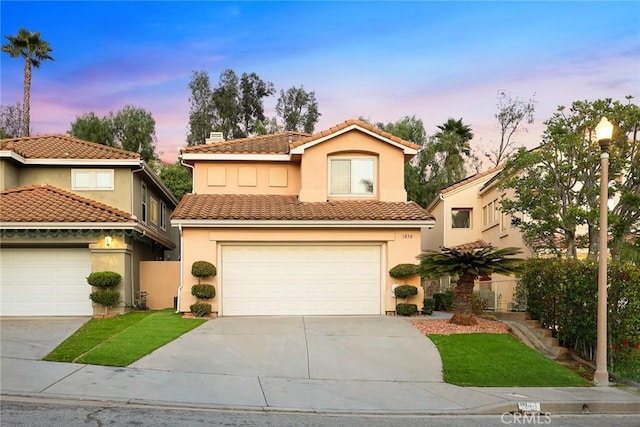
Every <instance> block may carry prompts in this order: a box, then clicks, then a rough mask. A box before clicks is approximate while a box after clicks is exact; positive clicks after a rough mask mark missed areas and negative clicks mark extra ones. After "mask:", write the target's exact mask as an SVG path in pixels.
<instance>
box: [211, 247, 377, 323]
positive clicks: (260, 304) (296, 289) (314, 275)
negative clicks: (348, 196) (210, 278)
mask: <svg viewBox="0 0 640 427" xmlns="http://www.w3.org/2000/svg"><path fill="white" fill-rule="evenodd" d="M380 276H381V273H380V246H375V245H366V246H349V245H318V246H316V245H314V246H284V245H264V246H234V245H225V246H223V247H222V270H221V279H222V286H221V289H220V291H221V294H222V295H221V296H222V307H221V314H222V315H224V316H237V315H325V314H333V315H339V314H380V313H381V308H380V294H381V285H380V283H381V282H380Z"/></svg>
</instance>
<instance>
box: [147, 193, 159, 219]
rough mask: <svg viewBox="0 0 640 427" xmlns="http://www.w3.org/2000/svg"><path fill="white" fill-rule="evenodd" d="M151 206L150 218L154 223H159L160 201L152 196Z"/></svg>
mask: <svg viewBox="0 0 640 427" xmlns="http://www.w3.org/2000/svg"><path fill="white" fill-rule="evenodd" d="M149 208H150V215H149V217H150V219H151V222H152V223H153V224H157V223H158V201H157V200H156V199H155V198H153V197H151V198H150V199H149Z"/></svg>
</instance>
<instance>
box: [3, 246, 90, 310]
mask: <svg viewBox="0 0 640 427" xmlns="http://www.w3.org/2000/svg"><path fill="white" fill-rule="evenodd" d="M90 273H91V258H90V253H89V250H88V249H75V248H74V249H70V248H64V249H63V248H57V249H40V248H37V249H36V248H33V249H14V248H3V249H0V289H1V292H0V295H1V296H2V301H1V302H0V315H2V316H87V315H91V314H93V308H92V306H91V300H90V299H89V294H90V293H91V286H89V284H88V283H87V276H88V275H89V274H90Z"/></svg>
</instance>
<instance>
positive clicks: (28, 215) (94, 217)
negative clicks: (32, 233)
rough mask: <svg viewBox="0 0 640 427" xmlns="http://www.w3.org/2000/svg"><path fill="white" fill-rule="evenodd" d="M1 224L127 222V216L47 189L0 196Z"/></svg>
mask: <svg viewBox="0 0 640 427" xmlns="http://www.w3.org/2000/svg"><path fill="white" fill-rule="evenodd" d="M0 221H1V222H54V223H61V222H78V223H82V222H86V223H90V222H131V223H136V222H137V221H136V220H134V219H131V214H130V213H127V212H124V211H121V210H119V209H116V208H114V207H111V206H108V205H105V204H102V203H98V202H95V201H93V200H90V199H87V198H84V197H80V196H78V195H76V194H73V193H70V192H68V191H65V190H61V189H59V188H56V187H53V186H51V185H46V184H42V185H30V186H27V187H20V188H15V189H12V190H6V191H2V192H0Z"/></svg>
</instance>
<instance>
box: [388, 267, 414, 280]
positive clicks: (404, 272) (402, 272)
mask: <svg viewBox="0 0 640 427" xmlns="http://www.w3.org/2000/svg"><path fill="white" fill-rule="evenodd" d="M419 268H420V266H419V265H417V264H398V265H396V266H395V267H393V268H392V269H391V270H389V276H391V277H394V278H396V279H400V278H403V277H411V276H415V275H417V274H418V272H419Z"/></svg>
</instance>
